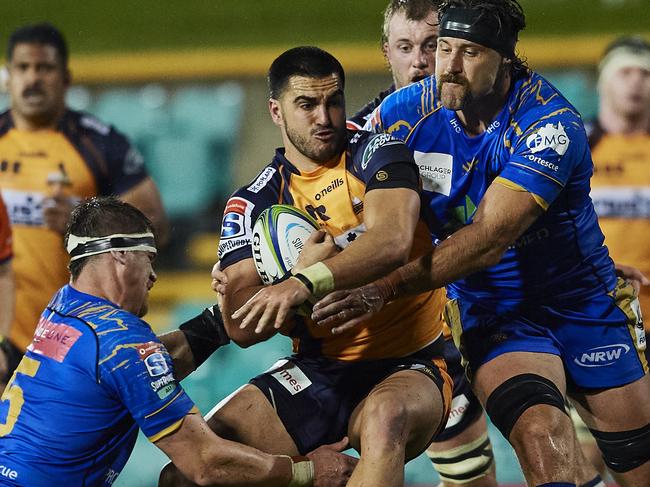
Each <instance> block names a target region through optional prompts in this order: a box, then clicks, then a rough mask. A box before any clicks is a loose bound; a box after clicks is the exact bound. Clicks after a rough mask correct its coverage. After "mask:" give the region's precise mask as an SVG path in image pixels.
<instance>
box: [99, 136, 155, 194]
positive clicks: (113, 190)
mask: <svg viewBox="0 0 650 487" xmlns="http://www.w3.org/2000/svg"><path fill="white" fill-rule="evenodd" d="M107 137H108V142H107V145H106V163H107V164H108V179H109V181H108V187H110V194H117V195H122V194H124V193H126V192H128V191H129V190H130V189H131V188H133V187H134V186H136V185H137V184H138V183H140V182H142V181H143V180H144V179H146V178H147V177H148V176H149V175H148V173H147V169H146V167H145V164H144V158H143V157H142V154H141V153H140V151H139V150H138V149H137V147H135V145H133V144H132V143H131V142H130V141H129V139H127V138H126V136H125V135H123V134H122V133H121V132H119V131H118V130H116V129H115V128H114V127H111V129H110V132H109V134H108V136H107Z"/></svg>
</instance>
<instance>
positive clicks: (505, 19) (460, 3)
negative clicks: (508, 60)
mask: <svg viewBox="0 0 650 487" xmlns="http://www.w3.org/2000/svg"><path fill="white" fill-rule="evenodd" d="M452 7H456V8H465V9H471V10H480V11H481V15H486V16H489V17H491V18H492V20H493V21H494V22H493V23H494V24H495V25H498V26H499V32H495V35H500V34H501V33H506V34H507V33H510V34H511V35H514V36H515V40H516V41H518V40H519V33H520V32H521V31H522V30H524V28H525V27H526V15H525V14H524V9H523V8H521V5H519V2H518V0H443V1H442V2H441V4H440V7H439V9H438V16H439V18H440V19H442V16H443V15H444V14H445V12H446V11H447V10H448V9H449V8H452ZM527 71H528V66H527V65H526V61H525V60H523V59H521V58H520V57H519V56H516V55H515V57H514V58H512V73H513V75H514V76H518V75H520V74H523V73H525V72H527Z"/></svg>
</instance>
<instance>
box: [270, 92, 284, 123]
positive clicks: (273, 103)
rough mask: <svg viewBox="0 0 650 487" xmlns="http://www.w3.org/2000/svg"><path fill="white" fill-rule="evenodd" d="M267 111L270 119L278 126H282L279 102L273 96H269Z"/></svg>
mask: <svg viewBox="0 0 650 487" xmlns="http://www.w3.org/2000/svg"><path fill="white" fill-rule="evenodd" d="M269 113H270V114H271V120H273V123H274V124H276V125H277V126H278V127H281V126H282V109H281V108H280V102H279V101H278V100H276V99H275V98H269Z"/></svg>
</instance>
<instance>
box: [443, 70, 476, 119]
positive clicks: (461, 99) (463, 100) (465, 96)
mask: <svg viewBox="0 0 650 487" xmlns="http://www.w3.org/2000/svg"><path fill="white" fill-rule="evenodd" d="M449 83H454V84H455V86H446V87H445V84H447V85H448V84H449ZM445 88H447V89H445ZM436 91H437V95H438V100H440V102H441V103H442V105H443V106H444V107H445V108H447V109H448V110H462V109H463V108H464V107H466V106H467V105H468V104H469V103H471V101H472V99H473V96H472V92H471V90H470V87H469V81H468V80H467V78H464V77H463V76H458V75H455V74H443V75H441V76H440V77H439V78H438V80H437V86H436Z"/></svg>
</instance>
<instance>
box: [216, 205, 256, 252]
mask: <svg viewBox="0 0 650 487" xmlns="http://www.w3.org/2000/svg"><path fill="white" fill-rule="evenodd" d="M254 207H255V205H254V204H253V203H251V202H250V201H248V200H246V199H244V198H238V197H236V198H230V200H229V201H228V204H227V205H226V209H225V211H224V215H223V221H222V224H221V239H220V240H219V248H218V253H219V258H221V257H223V256H224V255H225V254H227V253H228V252H231V251H233V250H236V249H240V248H242V247H246V246H248V245H250V244H251V236H250V231H249V230H250V229H249V226H250V225H249V224H248V222H249V221H250V219H251V212H252V211H253V208H254Z"/></svg>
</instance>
